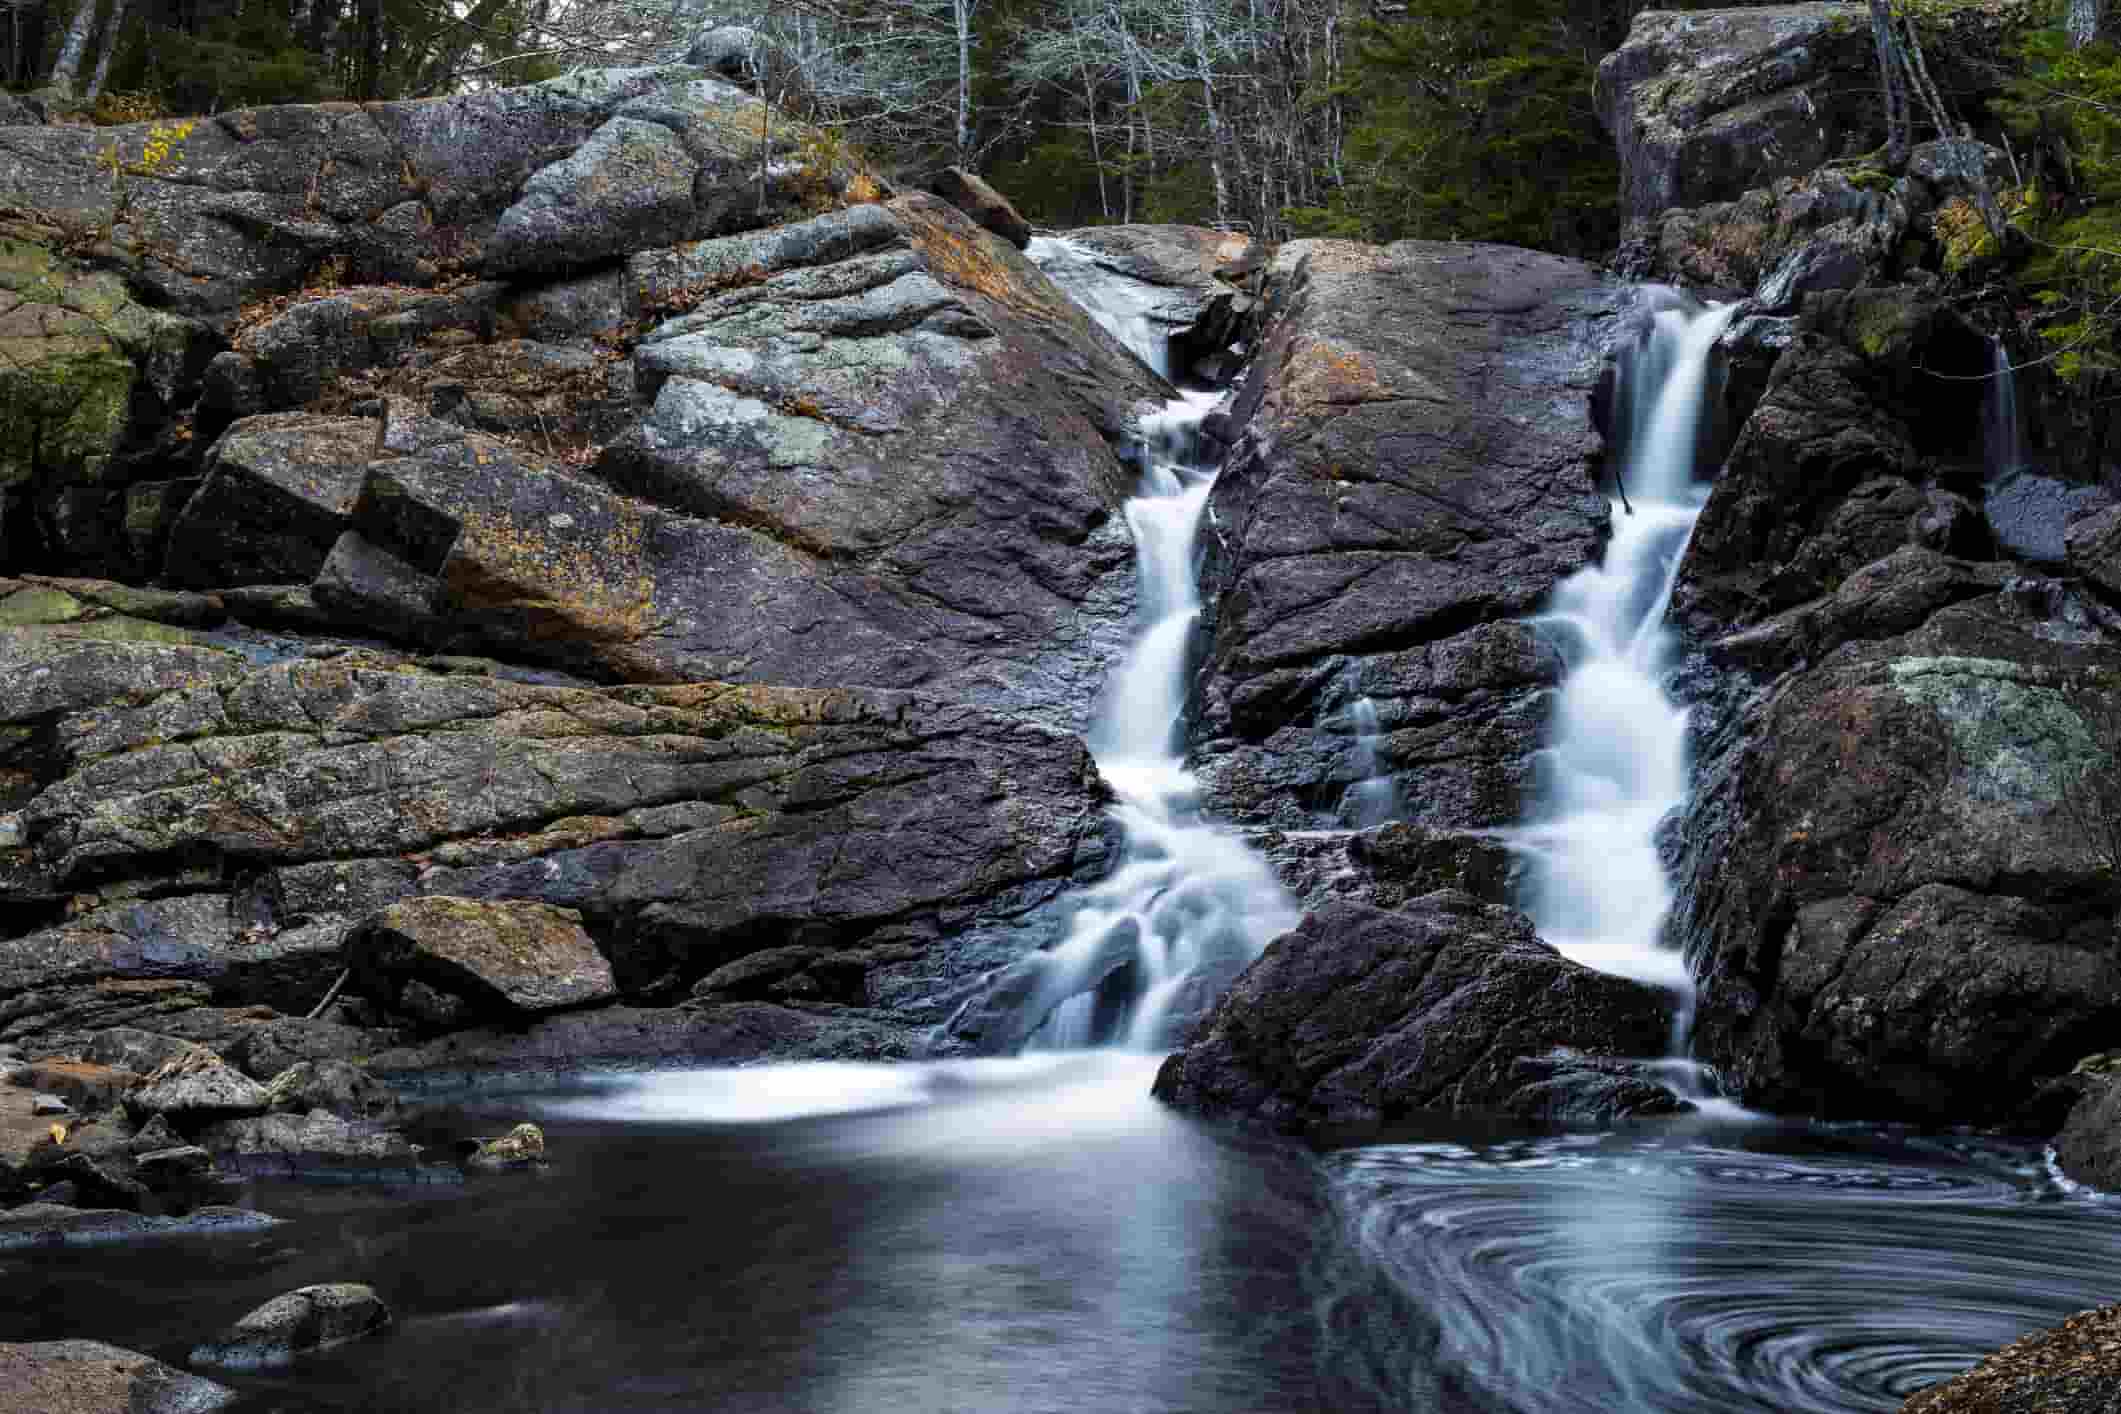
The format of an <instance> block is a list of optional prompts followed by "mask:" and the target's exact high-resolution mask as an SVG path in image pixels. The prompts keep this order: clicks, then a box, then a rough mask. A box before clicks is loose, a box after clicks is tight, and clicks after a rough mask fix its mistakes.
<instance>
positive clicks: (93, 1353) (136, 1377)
mask: <svg viewBox="0 0 2121 1414" xmlns="http://www.w3.org/2000/svg"><path fill="white" fill-rule="evenodd" d="M235 1402H236V1392H235V1391H234V1390H232V1389H229V1388H227V1387H225V1386H223V1385H218V1384H215V1383H214V1382H213V1381H212V1380H206V1379H201V1378H200V1377H199V1376H197V1375H187V1374H185V1373H184V1372H183V1371H181V1370H173V1369H171V1368H170V1367H169V1366H167V1365H165V1364H163V1363H162V1362H161V1361H159V1360H154V1359H151V1358H149V1357H148V1356H145V1355H140V1354H136V1353H135V1352H133V1351H130V1350H121V1349H119V1348H118V1347H117V1346H115V1345H105V1344H103V1343H102V1342H101V1341H94V1340H53V1341H44V1342H41V1343H38V1344H32V1345H0V1405H5V1406H6V1407H7V1408H9V1409H37V1410H43V1411H46V1414H211V1411H213V1410H216V1409H225V1408H227V1407H228V1406H229V1405H231V1404H234V1403H235Z"/></svg>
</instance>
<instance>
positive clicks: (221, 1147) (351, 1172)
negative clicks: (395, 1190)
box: [198, 1110, 426, 1183]
mask: <svg viewBox="0 0 2121 1414" xmlns="http://www.w3.org/2000/svg"><path fill="white" fill-rule="evenodd" d="M198 1142H199V1145H200V1147H201V1148H204V1149H205V1150H207V1152H209V1153H211V1154H213V1155H214V1157H215V1160H216V1161H217V1162H218V1163H220V1164H221V1165H223V1166H224V1167H226V1168H228V1169H229V1170H231V1171H233V1172H236V1173H241V1174H246V1175H249V1176H251V1177H256V1178H304V1179H317V1180H322V1181H326V1182H387V1183H419V1182H424V1181H426V1177H425V1174H424V1172H423V1171H422V1169H421V1167H420V1150H419V1147H418V1146H417V1145H414V1144H411V1143H409V1142H407V1141H406V1139H405V1136H404V1135H402V1134H399V1133H398V1132H396V1131H395V1130H390V1129H385V1128H383V1127H381V1126H380V1125H376V1124H371V1123H367V1122H365V1121H355V1120H346V1119H341V1118H339V1117H338V1116H337V1115H334V1114H331V1113H329V1112H328V1111H325V1110H312V1111H310V1112H309V1113H308V1114H306V1115H295V1114H271V1115H260V1116H256V1117H254V1118H249V1119H231V1120H223V1121H221V1122H219V1123H217V1124H211V1125H208V1126H207V1127H206V1128H204V1129H202V1130H200V1131H199V1134H198Z"/></svg>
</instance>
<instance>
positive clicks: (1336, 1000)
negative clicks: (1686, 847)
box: [1156, 891, 1679, 1132]
mask: <svg viewBox="0 0 2121 1414" xmlns="http://www.w3.org/2000/svg"><path fill="white" fill-rule="evenodd" d="M1670 1026H1671V1014H1670V1000H1669V998H1668V997H1666V996H1665V995H1664V994H1663V993H1660V992H1658V991H1657V990H1655V989H1653V988H1650V987H1646V986H1643V985H1642V984H1640V983H1636V982H1629V981H1626V980H1624V979H1621V978H1617V977H1609V976H1605V975H1603V974H1600V973H1595V972H1592V971H1590V970H1589V969H1588V968H1584V967H1580V966H1578V965H1576V964H1575V963H1572V962H1569V961H1568V960H1566V959H1565V958H1563V957H1562V956H1561V955H1560V954H1559V953H1557V952H1555V951H1554V950H1553V949H1552V948H1550V947H1548V946H1547V945H1546V944H1545V943H1543V942H1541V941H1540V940H1539V938H1538V935H1537V934H1536V933H1534V932H1533V930H1532V925H1531V921H1530V920H1529V919H1527V918H1526V917H1525V916H1524V915H1523V914H1521V913H1518V912H1517V911H1515V910H1514V909H1509V908H1503V907H1499V906H1496V905H1492V904H1482V903H1480V902H1478V901H1477V900H1475V899H1473V898H1472V897H1471V896H1470V895H1466V894H1460V893H1454V892H1448V891H1446V892H1439V893H1433V894H1429V895H1426V896H1424V897H1422V898H1420V899H1417V900H1415V901H1413V902H1412V903H1409V904H1408V905H1407V906H1406V907H1405V908H1404V909H1402V910H1399V911H1396V912H1388V911H1385V910H1383V909H1378V908H1374V907H1370V906H1367V905H1363V904H1355V903H1339V902H1336V903H1329V904H1327V905H1325V906H1324V907H1322V908H1320V909H1318V910H1317V911H1315V912H1313V913H1311V914H1308V915H1307V916H1306V917H1305V918H1304V921H1303V923H1302V924H1301V925H1300V926H1299V927H1298V928H1297V930H1296V931H1295V932H1293V933H1289V934H1287V935H1285V936H1283V937H1281V938H1279V939H1277V940H1276V941H1275V942H1274V943H1273V944H1271V945H1270V946H1269V947H1268V949H1267V951H1266V952H1265V953H1264V954H1263V955H1262V956H1261V957H1260V959H1259V960H1258V961H1257V962H1255V963H1254V964H1253V965H1252V966H1251V967H1250V968H1249V969H1248V970H1247V971H1246V972H1245V974H1244V975H1243V976H1242V977H1240V978H1239V979H1238V981H1237V983H1236V985H1235V986H1233V987H1232V988H1231V989H1230V991H1229V993H1228V994H1227V995H1225V996H1224V998H1223V999H1222V1001H1221V1002H1220V1003H1218V1004H1217V1006H1216V1008H1215V1010H1214V1011H1213V1012H1212V1013H1211V1014H1210V1016H1209V1017H1208V1019H1207V1020H1206V1021H1205V1022H1204V1023H1203V1024H1202V1026H1201V1029H1200V1030H1199V1031H1198V1032H1196V1033H1195V1035H1194V1038H1193V1040H1192V1042H1191V1043H1190V1044H1188V1045H1187V1046H1186V1048H1185V1049H1184V1050H1182V1051H1180V1052H1178V1053H1177V1054H1175V1055H1173V1056H1172V1057H1171V1059H1170V1060H1169V1061H1167V1062H1166V1063H1165V1065H1164V1068H1163V1070H1162V1071H1160V1072H1159V1073H1158V1075H1157V1079H1156V1093H1157V1095H1158V1096H1159V1097H1160V1098H1162V1099H1164V1100H1165V1101H1167V1102H1168V1103H1170V1104H1173V1105H1175V1106H1177V1107H1178V1108H1180V1109H1184V1110H1188V1111H1191V1112H1193V1113H1196V1114H1201V1115H1206V1116H1211V1117H1225V1118H1234V1119H1239V1120H1244V1121H1248V1122H1254V1123H1260V1124H1264V1125H1268V1126H1271V1127H1273V1128H1275V1129H1279V1130H1284V1131H1290V1132H1297V1131H1303V1130H1307V1129H1311V1128H1314V1127H1318V1126H1326V1125H1330V1126H1373V1125H1380V1124H1389V1123H1391V1122H1393V1121H1394V1120H1397V1119H1401V1118H1404V1117H1406V1116H1409V1115H1412V1114H1415V1113H1418V1112H1421V1111H1447V1112H1448V1111H1479V1112H1484V1113H1494V1114H1509V1115H1519V1116H1523V1117H1527V1118H1557V1117H1564V1116H1570V1117H1576V1118H1584V1119H1593V1118H1602V1119H1606V1120H1610V1119H1612V1118H1615V1117H1618V1116H1621V1115H1626V1114H1634V1113H1662V1112H1670V1111H1672V1110H1675V1109H1677V1108H1679V1105H1678V1102H1677V1101H1676V1099H1675V1097H1673V1096H1672V1095H1671V1094H1670V1093H1669V1092H1668V1091H1665V1090H1663V1089H1662V1087H1659V1086H1656V1085H1653V1084H1643V1083H1640V1080H1639V1077H1629V1076H1620V1077H1616V1076H1612V1075H1605V1074H1603V1073H1601V1072H1599V1070H1598V1067H1597V1063H1596V1061H1595V1060H1594V1059H1592V1058H1601V1057H1602V1058H1617V1057H1628V1056H1654V1055H1658V1054H1660V1053H1662V1051H1663V1050H1664V1049H1665V1048H1666V1046H1667V1044H1668V1043H1669V1039H1670V1035H1669V1033H1670ZM1556 1048H1567V1050H1568V1051H1570V1052H1574V1053H1575V1054H1574V1055H1569V1054H1564V1055H1560V1056H1556V1055H1555V1054H1554V1052H1555V1051H1556ZM1570 1073H1575V1078H1577V1079H1578V1080H1580V1079H1582V1078H1583V1077H1584V1076H1594V1077H1596V1078H1597V1080H1598V1082H1599V1083H1598V1084H1597V1085H1594V1086H1591V1087H1586V1086H1584V1085H1582V1084H1580V1083H1578V1084H1573V1085H1572V1084H1569V1083H1567V1082H1568V1079H1569V1078H1570ZM1630 1080H1633V1081H1635V1082H1636V1083H1633V1084H1629V1083H1627V1082H1629V1081H1630ZM1607 1082H1617V1083H1607ZM1599 1094H1603V1096H1604V1099H1605V1102H1606V1103H1605V1104H1604V1106H1603V1107H1601V1105H1600V1103H1599V1100H1598V1096H1599ZM1601 1110H1602V1112H1601Z"/></svg>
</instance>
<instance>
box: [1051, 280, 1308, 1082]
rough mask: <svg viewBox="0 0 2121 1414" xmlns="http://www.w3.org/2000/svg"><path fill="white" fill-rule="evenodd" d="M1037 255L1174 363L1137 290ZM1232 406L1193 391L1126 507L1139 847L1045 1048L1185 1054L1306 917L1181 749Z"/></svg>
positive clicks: (1087, 895) (1056, 995)
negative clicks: (1218, 433)
mask: <svg viewBox="0 0 2121 1414" xmlns="http://www.w3.org/2000/svg"><path fill="white" fill-rule="evenodd" d="M1030 255H1031V258H1032V259H1033V260H1034V261H1036V262H1037V263H1038V264H1039V265H1040V267H1041V268H1042V269H1045V270H1046V271H1047V273H1048V274H1049V275H1051V276H1052V277H1053V278H1054V280H1055V282H1056V283H1058V284H1059V285H1060V286H1061V288H1062V289H1064V290H1066V291H1067V292H1068V294H1069V295H1070V296H1071V297H1072V298H1074V299H1075V300H1076V301H1077V302H1078V303H1080V304H1081V305H1082V306H1083V308H1084V309H1085V310H1087V311H1088V312H1089V313H1090V315H1091V317H1093V318H1094V319H1096V320H1097V321H1098V322H1099V323H1100V324H1102V325H1104V327H1105V328H1106V329H1107V330H1109V331H1110V332H1111V333H1112V334H1113V335H1114V336H1115V337H1117V338H1119V339H1120V340H1121V341H1122V342H1123V343H1126V344H1127V345H1128V346H1129V347H1130V348H1132V349H1133V350H1134V352H1135V353H1136V354H1138V355H1140V356H1141V358H1142V360H1143V362H1145V363H1148V364H1149V365H1150V366H1151V367H1159V366H1160V365H1161V363H1162V360H1163V349H1164V340H1163V338H1162V336H1161V334H1160V333H1159V332H1158V326H1156V324H1155V323H1154V322H1153V321H1151V320H1149V319H1148V318H1146V317H1144V316H1143V315H1142V314H1141V312H1140V310H1139V308H1138V306H1136V305H1135V304H1134V303H1132V302H1131V301H1130V299H1129V296H1130V295H1131V294H1132V293H1133V291H1132V290H1131V289H1130V288H1129V287H1130V286H1131V285H1133V284H1135V283H1136V282H1132V281H1126V280H1124V279H1123V278H1120V277H1114V276H1110V275H1107V274H1106V273H1105V272H1104V271H1102V270H1100V269H1099V268H1098V267H1097V266H1095V265H1093V264H1091V263H1090V262H1089V260H1088V259H1086V258H1085V257H1084V256H1083V254H1082V252H1080V251H1078V250H1076V249H1075V248H1074V247H1072V246H1070V245H1068V244H1067V243H1066V242H1063V241H1053V240H1044V239H1041V240H1036V241H1033V242H1032V243H1031V250H1030ZM1219 400H1220V397H1219V395H1218V394H1214V393H1198V392H1196V393H1186V394H1182V395H1181V396H1180V397H1179V398H1178V399H1177V400H1175V401H1173V402H1171V403H1170V404H1168V405H1166V407H1165V409H1164V411H1163V412H1162V414H1161V415H1159V416H1156V417H1151V418H1148V419H1145V421H1144V424H1143V433H1144V438H1145V442H1146V446H1145V447H1144V449H1143V450H1144V453H1145V455H1144V457H1143V462H1144V464H1145V466H1146V468H1147V469H1146V470H1145V471H1144V472H1143V473H1142V484H1141V492H1140V494H1139V495H1137V496H1136V497H1134V499H1132V500H1130V501H1128V502H1127V504H1126V518H1127V526H1128V528H1129V529H1130V530H1131V531H1132V532H1133V536H1134V547H1135V573H1136V578H1137V583H1138V586H1139V592H1138V609H1137V619H1138V623H1139V628H1138V633H1137V637H1136V639H1135V641H1134V644H1133V646H1132V647H1131V648H1130V649H1129V650H1128V654H1127V658H1126V661H1125V662H1124V663H1123V664H1122V665H1121V667H1120V669H1119V670H1118V672H1117V673H1116V674H1115V675H1114V676H1113V679H1112V681H1111V682H1110V683H1108V684H1107V686H1106V691H1105V695H1104V698H1103V700H1102V701H1101V702H1100V704H1099V707H1098V712H1097V715H1096V718H1095V721H1094V722H1093V724H1092V726H1091V729H1090V733H1089V744H1090V751H1091V754H1092V755H1093V756H1094V757H1095V758H1096V760H1097V767H1098V770H1099V771H1100V772H1101V773H1102V774H1103V775H1104V778H1105V780H1106V782H1107V783H1108V784H1109V785H1110V786H1111V787H1112V790H1113V793H1114V795H1116V796H1117V797H1118V804H1117V805H1116V806H1115V807H1114V812H1113V813H1114V814H1115V816H1116V817H1117V818H1118V820H1119V822H1120V824H1121V826H1122V827H1123V828H1124V830H1125V832H1126V849H1125V853H1124V856H1123V857H1122V859H1121V862H1120V865H1119V868H1118V869H1117V870H1115V871H1114V872H1113V874H1112V875H1111V877H1109V878H1107V879H1106V880H1105V881H1104V882H1102V883H1100V884H1097V885H1096V886H1094V887H1092V888H1089V889H1086V890H1083V891H1082V892H1081V893H1080V895H1078V897H1077V900H1076V913H1075V916H1074V918H1073V921H1072V924H1071V927H1070V931H1069V934H1068V937H1067V938H1066V939H1065V940H1064V941H1063V942H1062V943H1061V945H1060V946H1058V947H1056V948H1055V949H1053V950H1052V951H1051V952H1050V953H1047V954H1044V955H1043V960H1042V964H1041V965H1042V967H1043V975H1042V977H1041V979H1040V983H1039V986H1038V987H1037V988H1036V990H1035V992H1034V993H1033V995H1032V997H1031V999H1030V1002H1029V1005H1030V1006H1031V1007H1032V1008H1033V1009H1034V1010H1035V1011H1037V1012H1039V1013H1042V1014H1044V1015H1045V1017H1046V1020H1045V1021H1044V1023H1043V1025H1041V1026H1040V1028H1039V1030H1038V1032H1037V1033H1036V1034H1035V1035H1034V1037H1033V1044H1034V1045H1043V1046H1061V1047H1073V1046H1083V1045H1094V1044H1107V1043H1120V1044H1124V1045H1127V1046H1131V1047H1134V1048H1136V1049H1157V1048H1166V1047H1169V1046H1171V1045H1174V1044H1176V1043H1177V1042H1178V1041H1179V1040H1180V1039H1182V1038H1183V1035H1184V1031H1185V1029H1186V1028H1187V1027H1188V1026H1190V1025H1191V1023H1192V1022H1193V1020H1194V1019H1196V1018H1197V1017H1198V1016H1199V1015H1200V1014H1202V1013H1203V1012H1204V1011H1205V1010H1206V1009H1207V1008H1208V1006H1209V1005H1210V1004H1212V1003H1213V1001H1214V1000H1215V998H1216V997H1217V996H1219V995H1220V994H1221V992H1222V990H1223V989H1224V988H1225V987H1226V986H1228V985H1229V983H1230V982H1231V981H1232V980H1233V979H1235V977H1236V976H1237V974H1238V973H1239V972H1241V971H1243V970H1244V968H1245V966H1246V965H1247V964H1248V963H1250V962H1251V961H1252V959H1254V958H1256V957H1258V956H1259V954H1260V953H1261V952H1262V951H1263V950H1264V949H1265V948H1266V945H1267V944H1268V943H1269V942H1271V941H1272V940H1273V939H1274V938H1275V937H1277V936H1279V935H1280V934H1282V933H1284V932H1287V931H1288V930H1289V929H1290V928H1293V927H1294V926H1296V922H1297V919H1298V916H1299V915H1298V912H1297V909H1296V906H1295V904H1294V903H1293V902H1292V901H1291V900H1290V898H1289V897H1288V895H1287V893H1286V892H1284V890H1283V889H1282V887H1281V884H1280V883H1279V881H1278V880H1276V879H1275V877H1274V874H1273V871H1272V870H1271V869H1269V868H1268V866H1267V863H1266V861H1265V860H1264V859H1262V858H1261V857H1260V856H1259V855H1257V854H1255V853H1254V852H1253V851H1252V850H1251V849H1250V848H1249V847H1247V846H1246V844H1245V843H1244V842H1243V841H1242V840H1240V839H1239V838H1238V837H1237V836H1235V835H1233V834H1231V833H1229V832H1228V831H1226V830H1222V829H1219V828H1217V827H1216V826H1215V825H1214V824H1213V823H1211V822H1210V821H1208V820H1206V819H1204V818H1202V815H1201V811H1200V792H1199V787H1198V784H1197V782H1196V781H1195V779H1194V777H1193V774H1192V773H1191V772H1190V771H1188V770H1187V769H1186V763H1185V755H1184V744H1183V742H1182V740H1181V730H1180V728H1181V725H1182V723H1181V719H1182V717H1183V715H1184V708H1185V700H1186V683H1187V669H1188V667H1189V658H1190V650H1191V647H1192V639H1193V630H1194V626H1195V624H1196V623H1197V622H1198V621H1199V618H1200V609H1201V603H1200V574H1199V555H1198V552H1197V544H1196V542H1197V539H1198V532H1199V529H1200V523H1201V518H1202V516H1203V514H1204V513H1205V512H1206V510H1207V505H1208V494H1209V492H1210V490H1211V489H1212V488H1213V487H1214V484H1215V468H1214V467H1212V466H1209V465H1206V464H1205V463H1204V461H1203V458H1202V457H1201V454H1200V439H1199V436H1198V433H1199V428H1200V424H1201V421H1202V419H1203V418H1205V417H1206V416H1207V415H1208V413H1209V412H1210V411H1212V410H1213V409H1214V407H1215V405H1216V404H1217V402H1218V401H1219Z"/></svg>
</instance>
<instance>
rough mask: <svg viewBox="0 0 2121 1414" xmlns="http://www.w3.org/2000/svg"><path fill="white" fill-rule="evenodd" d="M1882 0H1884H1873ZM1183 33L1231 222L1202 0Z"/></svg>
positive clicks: (1218, 192)
mask: <svg viewBox="0 0 2121 1414" xmlns="http://www.w3.org/2000/svg"><path fill="white" fill-rule="evenodd" d="M1872 3H1873V4H1883V3H1884V0H1872ZM1186 36H1187V39H1188V41H1189V42H1190V46H1191V48H1192V50H1193V63H1194V69H1195V74H1194V77H1196V78H1197V79H1199V80H1200V101H1201V107H1202V108H1204V109H1205V110H1206V111H1207V115H1208V172H1209V174H1210V175H1211V176H1212V177H1214V179H1215V224H1216V225H1218V226H1221V227H1224V228H1226V229H1227V228H1228V226H1229V224H1230V179H1229V177H1228V175H1227V174H1226V173H1225V172H1224V171H1223V120H1222V114H1221V113H1220V112H1218V111H1217V110H1216V107H1215V68H1214V66H1213V65H1212V64H1210V63H1209V62H1208V17H1207V15H1206V14H1204V13H1203V7H1202V0H1186Z"/></svg>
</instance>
